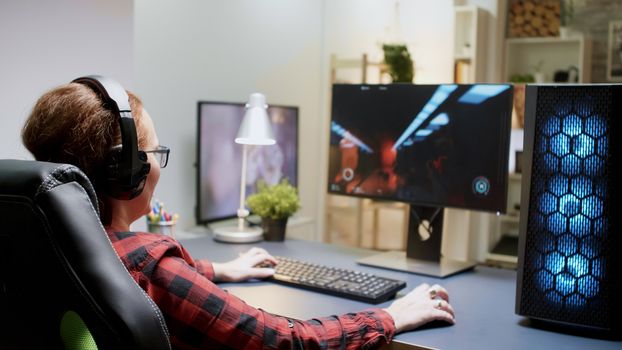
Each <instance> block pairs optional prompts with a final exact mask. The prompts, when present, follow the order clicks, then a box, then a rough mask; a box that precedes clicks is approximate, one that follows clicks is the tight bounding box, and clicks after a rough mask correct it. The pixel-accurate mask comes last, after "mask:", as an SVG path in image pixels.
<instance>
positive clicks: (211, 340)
mask: <svg viewBox="0 0 622 350" xmlns="http://www.w3.org/2000/svg"><path fill="white" fill-rule="evenodd" d="M135 277H138V281H139V284H140V285H141V287H143V289H145V290H146V291H147V293H148V294H149V295H150V296H151V298H153V300H154V301H155V302H156V304H157V305H158V306H159V307H160V309H161V310H162V312H163V314H164V315H165V318H166V320H167V325H168V327H169V330H170V333H171V341H172V343H173V345H174V347H179V348H186V349H198V348H206V347H214V346H216V347H218V346H220V345H222V346H224V345H226V346H228V347H231V348H237V349H246V348H257V349H275V348H279V349H282V348H286V349H287V348H297V347H299V346H302V348H328V349H332V348H342V347H343V346H344V345H345V346H346V348H347V349H358V348H360V347H363V346H365V347H367V348H370V347H371V348H375V347H377V346H379V345H381V344H382V343H387V342H389V341H390V340H391V339H392V337H393V335H394V333H395V326H394V324H393V319H392V318H391V316H390V315H389V314H388V313H387V312H385V311H383V310H381V309H369V310H365V311H361V312H357V313H350V314H345V315H341V316H331V317H324V318H317V319H312V320H309V321H299V320H295V319H291V318H286V317H282V316H276V315H273V314H270V313H268V312H265V311H263V310H259V309H255V308H253V307H251V306H249V305H247V304H246V303H244V302H243V301H242V300H240V299H239V298H237V297H236V296H234V295H231V294H229V293H227V292H225V291H223V290H222V289H220V288H219V287H218V286H217V285H215V284H214V283H213V282H212V281H210V280H208V279H207V278H205V277H204V276H203V275H201V274H199V273H198V272H197V270H196V269H195V268H193V267H192V266H190V265H188V264H187V262H186V261H185V260H184V259H181V258H179V257H174V256H172V257H171V256H165V257H163V258H162V259H160V260H159V261H158V263H157V265H156V266H154V268H153V269H152V270H149V271H144V270H143V271H140V272H139V273H138V275H136V276H135Z"/></svg>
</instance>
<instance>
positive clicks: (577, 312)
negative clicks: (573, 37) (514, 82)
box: [516, 84, 622, 332]
mask: <svg viewBox="0 0 622 350" xmlns="http://www.w3.org/2000/svg"><path fill="white" fill-rule="evenodd" d="M525 97H526V103H525V135H524V147H523V151H524V155H523V178H522V187H521V216H520V226H519V256H518V274H517V279H518V280H517V293H516V313H517V314H519V315H523V316H527V317H530V318H533V319H538V320H546V321H553V322H555V323H563V324H567V325H573V326H580V327H582V328H583V327H584V328H586V329H591V330H599V331H605V332H610V331H615V330H619V329H621V328H622V327H621V326H622V318H621V316H620V313H621V311H622V310H621V302H620V300H621V297H622V295H621V294H620V292H622V290H621V288H620V286H621V283H620V279H621V277H622V276H621V273H622V269H621V265H622V264H621V260H622V259H620V256H622V245H621V243H622V239H621V235H622V225H621V223H620V218H621V217H622V212H621V211H620V210H619V209H620V205H619V202H620V201H621V200H622V196H621V192H620V185H621V184H622V178H621V177H620V175H621V174H620V171H619V170H618V169H619V168H620V167H621V166H622V164H620V156H621V153H620V145H621V142H622V134H621V129H620V124H621V119H620V118H622V114H621V112H622V108H621V104H622V85H616V84H610V85H606V84H596V85H533V86H527V89H526V95H525Z"/></svg>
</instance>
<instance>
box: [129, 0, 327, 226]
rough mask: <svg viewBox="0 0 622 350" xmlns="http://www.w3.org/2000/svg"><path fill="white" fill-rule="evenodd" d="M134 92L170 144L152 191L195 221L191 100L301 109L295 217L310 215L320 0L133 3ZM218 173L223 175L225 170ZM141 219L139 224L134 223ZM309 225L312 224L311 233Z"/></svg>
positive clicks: (313, 210)
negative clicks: (258, 96) (255, 100)
mask: <svg viewBox="0 0 622 350" xmlns="http://www.w3.org/2000/svg"><path fill="white" fill-rule="evenodd" d="M135 5H136V6H135V13H136V16H135V35H136V36H135V43H136V44H135V48H136V51H135V58H136V66H135V72H136V81H137V88H136V92H137V93H138V94H139V95H140V96H141V97H142V99H143V102H144V103H145V106H146V108H147V110H148V111H149V113H150V114H151V116H152V118H153V119H154V122H155V124H156V129H157V131H158V137H159V139H160V142H161V143H162V144H165V145H168V146H170V147H171V150H172V152H171V158H170V162H169V166H168V167H167V168H166V169H164V170H163V172H162V175H161V178H160V185H159V186H158V188H157V190H156V194H155V195H156V197H157V198H159V199H160V200H162V201H164V202H165V203H166V204H167V207H168V208H169V209H170V210H172V211H176V212H179V213H180V220H181V224H182V225H183V227H189V226H192V225H194V222H195V218H194V207H195V204H196V171H195V168H194V166H193V164H194V162H195V159H196V124H197V115H196V114H197V111H196V108H197V107H196V103H197V101H198V100H212V101H232V102H236V101H239V102H244V101H246V100H247V99H248V96H249V94H250V93H251V92H256V91H257V92H263V93H265V94H266V95H267V98H268V103H273V104H284V105H295V106H299V107H300V132H301V134H300V139H299V148H300V159H299V179H298V180H299V183H300V196H301V201H302V206H303V208H302V212H301V214H302V215H303V216H307V217H313V218H315V216H316V215H317V213H318V202H317V192H318V190H319V189H318V181H319V180H318V176H319V173H318V169H319V167H320V162H321V159H320V155H319V153H318V143H319V137H320V135H321V134H322V133H323V131H322V130H320V125H321V119H320V112H321V111H322V108H321V105H320V75H321V73H322V72H323V68H322V67H321V62H320V57H321V51H320V49H321V39H322V37H321V31H322V2H320V1H313V0H306V1H302V0H298V1H292V0H272V1H253V0H231V1H215V0H214V1H204V0H187V1H166V0H136V2H135ZM223 174H224V172H223ZM139 224H140V223H139ZM313 231H315V230H313Z"/></svg>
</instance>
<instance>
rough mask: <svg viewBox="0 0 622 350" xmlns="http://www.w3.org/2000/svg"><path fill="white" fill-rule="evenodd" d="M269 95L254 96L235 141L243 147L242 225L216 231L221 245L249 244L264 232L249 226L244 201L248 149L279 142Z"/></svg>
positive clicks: (239, 215)
mask: <svg viewBox="0 0 622 350" xmlns="http://www.w3.org/2000/svg"><path fill="white" fill-rule="evenodd" d="M267 109H268V105H267V104H266V96H265V95H263V94H260V93H253V94H251V96H250V98H249V101H248V103H247V104H246V112H245V113H244V118H243V119H242V124H241V125H240V129H239V130H238V135H237V137H236V138H235V143H237V144H240V145H242V176H241V182H240V208H239V209H238V213H237V214H238V224H237V226H234V227H219V228H214V239H215V240H217V241H220V242H229V243H249V242H257V241H261V239H262V234H263V231H262V229H261V228H258V227H248V226H246V225H245V223H244V221H245V218H246V217H247V216H248V214H249V212H248V210H247V209H246V207H245V205H244V202H245V200H246V162H247V155H248V146H249V145H256V146H269V145H274V144H275V143H276V141H275V140H274V137H273V136H272V127H271V126H270V120H269V119H268V113H267Z"/></svg>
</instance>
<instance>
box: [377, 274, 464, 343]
mask: <svg viewBox="0 0 622 350" xmlns="http://www.w3.org/2000/svg"><path fill="white" fill-rule="evenodd" d="M384 310H385V311H386V312H388V313H389V315H391V317H393V322H394V323H395V331H396V332H397V333H400V332H404V331H408V330H412V329H415V328H417V327H420V326H422V325H424V324H426V323H428V322H430V321H445V322H447V323H449V324H454V323H455V320H454V309H453V308H452V307H451V305H450V304H449V294H448V293H447V291H446V290H445V288H443V287H441V286H439V285H438V284H435V285H433V286H432V287H430V285H428V284H426V283H424V284H421V285H419V286H418V287H417V288H415V289H413V290H412V291H411V292H410V293H408V294H406V295H405V296H403V297H402V298H400V299H397V300H396V301H394V302H393V304H391V305H390V306H389V307H388V308H386V309H384Z"/></svg>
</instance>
